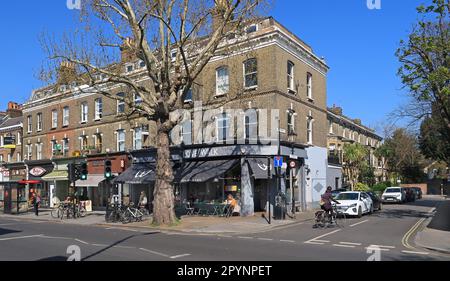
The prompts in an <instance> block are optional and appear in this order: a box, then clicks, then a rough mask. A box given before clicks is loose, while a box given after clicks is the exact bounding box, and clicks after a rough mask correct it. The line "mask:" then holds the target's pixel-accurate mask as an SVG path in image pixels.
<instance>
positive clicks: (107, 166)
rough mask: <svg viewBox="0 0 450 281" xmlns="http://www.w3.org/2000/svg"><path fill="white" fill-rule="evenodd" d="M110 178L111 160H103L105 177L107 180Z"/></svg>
mask: <svg viewBox="0 0 450 281" xmlns="http://www.w3.org/2000/svg"><path fill="white" fill-rule="evenodd" d="M111 178H112V162H111V160H106V161H105V179H107V180H109V179H111Z"/></svg>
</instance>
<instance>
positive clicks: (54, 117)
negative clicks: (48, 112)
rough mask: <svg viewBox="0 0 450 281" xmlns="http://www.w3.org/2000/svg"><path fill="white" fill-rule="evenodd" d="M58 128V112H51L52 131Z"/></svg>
mask: <svg viewBox="0 0 450 281" xmlns="http://www.w3.org/2000/svg"><path fill="white" fill-rule="evenodd" d="M57 127H58V110H56V109H55V110H52V129H56V128H57Z"/></svg>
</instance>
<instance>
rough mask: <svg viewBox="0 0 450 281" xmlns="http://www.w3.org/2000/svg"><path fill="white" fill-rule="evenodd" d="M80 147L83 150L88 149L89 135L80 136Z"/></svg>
mask: <svg viewBox="0 0 450 281" xmlns="http://www.w3.org/2000/svg"><path fill="white" fill-rule="evenodd" d="M80 148H81V150H84V151H86V150H88V148H89V146H88V137H87V136H81V137H80Z"/></svg>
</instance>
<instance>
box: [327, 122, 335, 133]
mask: <svg viewBox="0 0 450 281" xmlns="http://www.w3.org/2000/svg"><path fill="white" fill-rule="evenodd" d="M328 124H329V125H328V126H329V131H328V132H329V133H330V134H334V129H333V121H331V120H330V121H329V123H328Z"/></svg>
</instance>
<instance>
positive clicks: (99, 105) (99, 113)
mask: <svg viewBox="0 0 450 281" xmlns="http://www.w3.org/2000/svg"><path fill="white" fill-rule="evenodd" d="M102 117H103V100H102V99H101V98H98V99H95V120H100V119H102Z"/></svg>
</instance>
